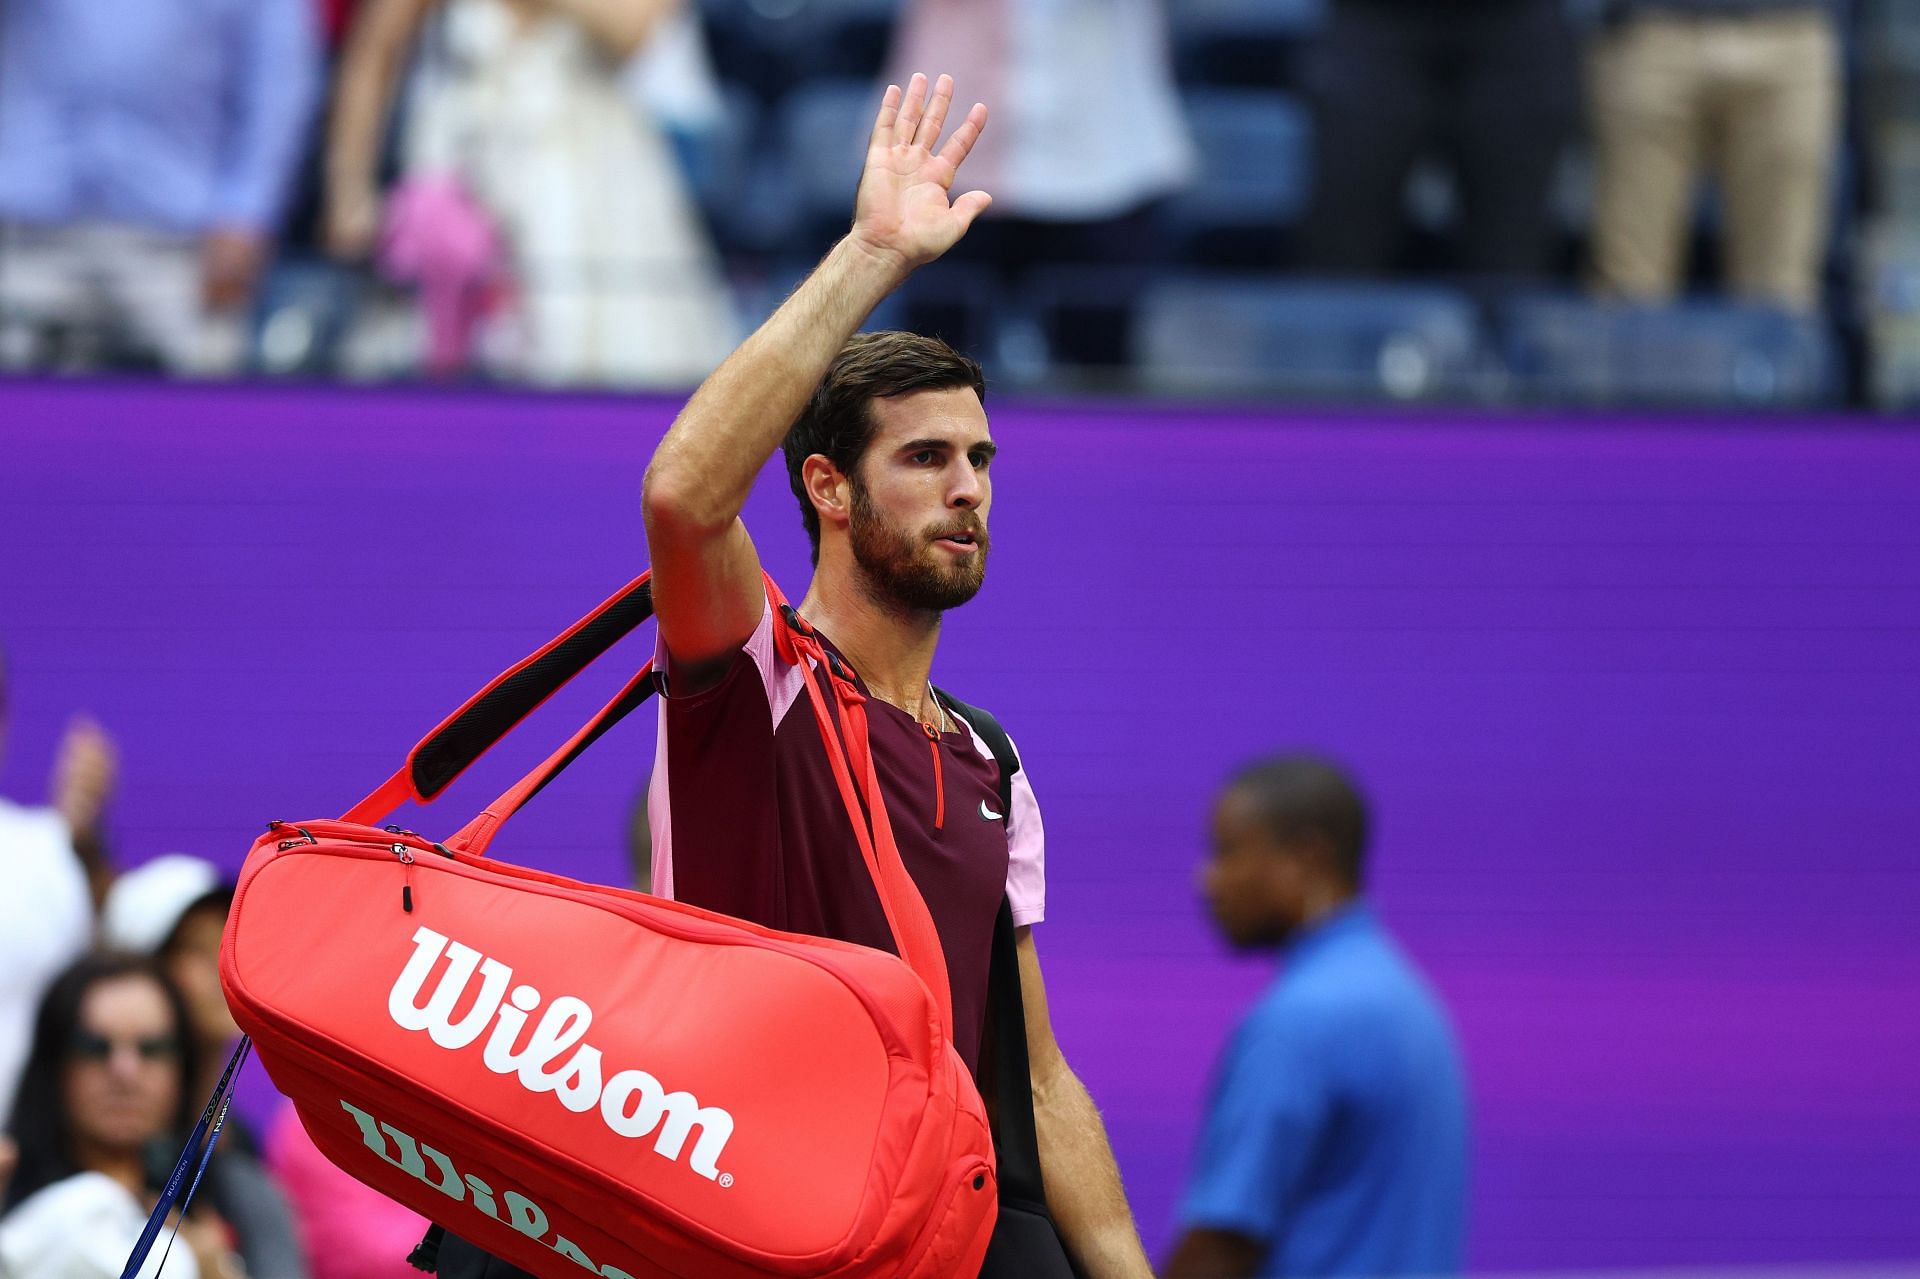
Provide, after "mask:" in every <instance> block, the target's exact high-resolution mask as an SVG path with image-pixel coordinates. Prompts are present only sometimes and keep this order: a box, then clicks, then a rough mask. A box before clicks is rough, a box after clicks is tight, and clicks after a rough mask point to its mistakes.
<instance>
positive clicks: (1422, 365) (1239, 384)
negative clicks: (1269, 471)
mask: <svg viewBox="0 0 1920 1279" xmlns="http://www.w3.org/2000/svg"><path fill="white" fill-rule="evenodd" d="M1135 342H1136V353H1137V360H1136V363H1137V364H1138V366H1139V367H1140V370H1141V372H1142V375H1143V377H1144V378H1145V380H1146V382H1147V384H1148V386H1149V387H1150V388H1152V389H1158V390H1164V391H1172V392H1179V393H1189V394H1192V393H1200V394H1222V395H1261V394H1288V395H1302V396H1311V397H1321V396H1324V397H1379V396H1385V397H1388V398H1392V399H1401V400H1421V399H1435V398H1440V399H1444V398H1448V397H1451V396H1458V395H1464V394H1466V393H1467V392H1469V391H1471V390H1473V389H1474V388H1475V387H1476V386H1477V385H1478V383H1479V380H1480V379H1481V378H1482V377H1483V376H1484V374H1485V371H1486V370H1485V344H1484V343H1483V341H1482V340H1481V332H1480V323H1479V317H1478V314H1477V311H1476V309H1475V307H1474V305H1473V303H1472V301H1471V300H1470V299H1469V298H1467V297H1466V296H1465V295H1464V294H1461V293H1457V292H1455V291H1454V290H1451V289H1445V288H1437V287H1415V286H1405V285H1394V284H1362V283H1345V282H1322V281H1287V280H1278V281H1271V282H1267V281H1246V280H1235V279H1223V278H1219V277H1202V276H1182V277H1176V278H1174V279H1170V280H1167V281H1165V282H1162V283H1160V284H1156V285H1154V286H1152V287H1150V288H1149V289H1148V290H1147V291H1146V293H1145V294H1144V296H1143V297H1142V299H1141V304H1140V314H1139V320H1138V323H1137V325H1136V327H1135Z"/></svg>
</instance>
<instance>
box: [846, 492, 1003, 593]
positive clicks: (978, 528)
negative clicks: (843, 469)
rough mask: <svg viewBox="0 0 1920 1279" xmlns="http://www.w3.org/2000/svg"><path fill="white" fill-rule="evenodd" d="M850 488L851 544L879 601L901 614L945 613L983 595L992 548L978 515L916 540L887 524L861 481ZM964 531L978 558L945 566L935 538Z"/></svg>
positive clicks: (964, 516)
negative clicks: (982, 588) (988, 550)
mask: <svg viewBox="0 0 1920 1279" xmlns="http://www.w3.org/2000/svg"><path fill="white" fill-rule="evenodd" d="M850 487H851V489H852V494H851V496H852V499H853V501H852V505H851V507H850V508H849V510H848V516H849V519H848V521H847V534H848V541H849V543H850V545H851V547H852V549H853V560H854V563H855V564H858V565H859V566H860V571H861V572H862V574H863V575H864V576H865V577H866V579H867V585H868V587H869V589H870V591H871V593H872V595H873V597H874V599H875V600H877V601H878V602H880V603H881V604H884V605H886V606H888V607H890V608H893V609H896V610H899V611H902V612H926V613H940V612H944V611H946V610H947V609H950V608H958V607H959V606H960V605H962V604H965V603H966V602H967V601H968V600H970V599H972V598H973V597H974V596H975V595H977V594H979V592H980V585H981V583H982V582H984V581H985V580H986V577H987V545H988V544H987V528H986V525H985V524H983V523H982V522H981V521H980V517H979V516H977V515H975V514H974V513H973V512H971V511H968V512H965V513H963V514H957V515H956V516H955V517H954V518H953V519H951V520H949V521H948V522H946V523H944V524H942V525H939V526H936V527H934V528H931V529H928V530H927V531H926V532H925V533H922V534H920V535H918V536H916V535H914V534H912V533H909V532H908V531H907V530H905V529H903V528H900V527H899V526H898V525H894V524H889V523H887V522H886V520H885V519H884V518H883V517H882V516H881V514H880V512H879V511H878V510H877V509H875V507H874V505H873V499H872V497H871V496H870V495H869V494H868V492H867V490H866V486H865V485H863V484H861V483H860V482H859V480H857V479H855V480H854V481H853V483H852V484H851V486H850ZM963 530H964V531H965V532H966V533H967V534H968V535H969V536H971V537H972V538H973V542H974V546H975V548H976V550H975V553H974V554H973V555H970V556H968V557H967V558H966V559H965V560H962V561H960V562H959V563H942V562H941V560H940V558H939V556H940V555H941V552H939V551H936V550H934V548H933V546H932V541H933V539H934V538H937V537H938V536H940V535H941V534H942V533H951V532H960V531H963Z"/></svg>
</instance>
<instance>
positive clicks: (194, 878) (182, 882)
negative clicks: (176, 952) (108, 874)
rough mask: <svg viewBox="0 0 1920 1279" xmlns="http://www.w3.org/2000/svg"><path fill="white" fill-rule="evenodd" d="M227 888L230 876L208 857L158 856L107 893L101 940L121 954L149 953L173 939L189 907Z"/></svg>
mask: <svg viewBox="0 0 1920 1279" xmlns="http://www.w3.org/2000/svg"><path fill="white" fill-rule="evenodd" d="M225 887H227V881H226V878H225V877H224V876H222V875H221V873H220V870H219V868H218V867H216V866H215V865H214V864H213V863H212V862H210V861H208V860H207V859H206V858H204V857H191V856H189V855H187V854H186V853H167V854H164V855H163V856H160V857H156V858H154V859H153V860H152V861H150V862H148V863H147V864H146V865H144V866H142V867H140V868H139V869H137V870H130V871H128V872H127V873H126V874H124V875H122V876H120V878H118V879H116V880H114V881H113V887H112V888H110V889H108V890H107V904H106V907H105V909H103V910H102V911H101V913H100V930H101V935H102V939H103V940H104V941H105V942H106V943H107V945H109V946H112V947H114V948H115V949H117V950H132V951H138V952H139V953H141V954H144V955H151V954H153V953H154V952H155V951H157V950H159V949H160V946H161V943H163V942H165V941H166V940H167V938H168V937H171V936H172V935H173V930H174V929H175V928H177V927H179V925H180V919H181V917H182V916H183V915H185V914H186V913H187V907H189V906H191V905H193V904H194V903H195V902H197V901H199V900H200V899H201V898H202V897H205V896H206V895H207V894H209V893H212V892H215V891H217V890H219V889H222V888H225Z"/></svg>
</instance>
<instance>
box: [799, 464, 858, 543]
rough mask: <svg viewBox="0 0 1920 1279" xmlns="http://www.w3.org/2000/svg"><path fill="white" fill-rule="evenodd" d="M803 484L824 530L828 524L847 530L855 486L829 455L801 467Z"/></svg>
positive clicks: (801, 481)
mask: <svg viewBox="0 0 1920 1279" xmlns="http://www.w3.org/2000/svg"><path fill="white" fill-rule="evenodd" d="M800 483H801V486H802V487H803V488H805V490H806V494H807V500H808V501H809V502H812V503H813V509H814V511H815V512H816V513H817V514H818V515H819V516H820V523H821V526H822V527H825V526H826V525H828V524H832V525H836V526H839V527H845V525H846V523H847V521H848V518H849V516H848V508H849V506H850V505H851V503H852V493H851V486H850V485H849V483H848V480H847V477H846V474H845V473H844V472H842V471H841V469H840V468H839V467H837V466H835V465H834V464H833V463H832V462H831V461H829V460H828V458H827V456H826V454H824V453H815V454H813V455H812V456H811V457H809V458H808V459H807V460H806V461H804V462H802V463H801V464H800Z"/></svg>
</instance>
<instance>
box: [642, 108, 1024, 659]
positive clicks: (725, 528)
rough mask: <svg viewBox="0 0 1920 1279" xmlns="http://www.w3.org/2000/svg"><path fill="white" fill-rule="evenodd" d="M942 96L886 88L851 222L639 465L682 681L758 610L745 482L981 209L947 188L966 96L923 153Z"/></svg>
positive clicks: (973, 134)
mask: <svg viewBox="0 0 1920 1279" xmlns="http://www.w3.org/2000/svg"><path fill="white" fill-rule="evenodd" d="M952 99H953V81H952V79H951V78H950V77H948V76H944V75H943V76H941V77H940V79H939V81H938V82H937V83H936V84H935V85H934V86H933V93H932V96H931V97H929V96H928V95H927V81H926V77H925V76H922V75H916V76H914V77H913V80H912V81H911V82H910V83H909V84H908V85H907V89H906V92H905V94H904V95H903V94H902V93H901V91H900V89H899V88H898V87H897V86H889V87H888V89H887V93H886V97H885V98H884V99H882V101H881V104H880V114H879V116H878V117H877V118H876V119H875V120H874V123H873V135H872V137H871V139H870V140H869V142H868V145H867V162H866V170H865V172H864V173H863V174H862V176H861V179H860V189H859V193H858V195H857V196H856V197H855V199H854V220H853V228H852V230H850V231H849V232H848V233H847V235H846V236H845V237H844V238H842V239H841V240H840V242H839V243H837V244H835V245H834V246H833V248H832V249H831V250H829V251H828V253H827V256H826V257H825V259H823V260H822V261H821V263H820V265H819V266H818V267H816V268H815V269H814V271H813V274H812V275H810V276H808V277H807V280H806V282H805V283H803V284H802V285H801V286H800V287H799V288H798V289H796V290H794V293H793V296H791V297H789V298H788V299H787V300H786V302H785V303H783V304H782V305H781V307H780V309H779V310H777V311H775V312H774V313H773V315H772V316H771V317H770V318H769V319H768V320H767V322H766V323H765V324H763V325H761V326H760V329H759V331H758V332H756V333H754V335H753V336H752V337H750V338H748V339H747V340H746V341H745V342H744V343H742V344H741V346H740V349H739V350H737V351H735V352H734V353H733V354H732V355H731V356H729V357H728V358H727V361H726V363H724V364H722V365H721V366H720V367H719V368H718V369H716V370H715V371H714V373H713V375H712V376H711V377H709V378H708V379H707V380H706V381H705V382H704V383H702V384H701V386H700V389H699V390H698V391H695V392H694V394H693V398H692V399H690V400H688V401H687V404H686V407H685V408H683V409H682V410H680V416H679V417H677V418H675V419H674V423H673V426H672V428H671V429H669V430H668V432H667V435H666V438H665V439H663V440H662V441H661V442H660V447H659V449H658V450H656V451H655V453H654V455H653V462H652V464H651V465H649V466H648V467H647V479H646V488H645V492H644V495H643V499H642V508H643V510H644V512H645V515H646V523H647V545H648V549H649V552H650V554H651V557H652V561H653V599H654V607H655V610H656V613H657V616H658V617H659V620H660V634H661V637H662V639H663V640H664V641H665V642H666V647H667V651H668V652H669V653H670V654H672V656H673V660H674V666H675V672H676V676H675V678H676V681H677V682H678V686H679V688H680V690H681V691H683V692H684V691H688V690H689V688H697V687H699V686H700V685H701V684H703V683H705V682H706V681H708V680H710V679H711V678H713V677H715V676H716V675H717V674H718V673H719V672H720V670H722V669H724V667H723V666H722V665H721V663H722V662H723V661H724V660H726V659H727V658H728V657H729V656H730V654H731V653H732V652H733V650H734V649H737V648H738V647H739V646H740V645H741V644H742V643H744V642H745V641H746V639H747V637H748V636H749V635H751V634H752V633H753V628H754V627H755V626H756V625H757V624H758V623H759V620H760V613H761V609H762V607H763V606H762V602H761V601H762V597H761V587H760V558H759V556H758V554H756V553H755V551H754V549H753V542H752V541H751V540H750V539H749V538H748V536H747V530H746V526H745V525H744V524H742V523H741V522H740V511H741V508H742V507H744V506H745V505H746V501H747V493H748V491H749V490H751V489H752V487H753V480H754V477H755V476H756V475H758V474H759V472H760V468H761V467H762V466H763V465H765V464H766V461H767V459H768V458H769V457H770V456H772V455H773V453H774V452H775V451H776V450H777V449H778V448H779V447H780V442H781V440H783V439H784V438H785V437H786V434H787V430H788V428H789V427H791V426H792V425H793V421H794V419H795V418H797V417H798V416H799V415H800V410H801V409H802V408H804V407H805V406H806V403H807V399H808V397H810V396H811V395H812V394H813V392H814V388H815V387H817V386H818V385H819V384H820V379H821V378H822V377H824V376H825V375H826V371H827V368H828V366H829V365H830V364H832V362H833V358H834V357H835V356H836V355H838V354H839V353H840V348H841V347H843V346H845V345H846V343H847V339H848V338H850V337H852V336H853V334H854V332H855V331H856V330H858V329H859V327H860V325H861V324H862V323H863V322H864V321H865V320H866V318H867V316H868V315H869V314H870V313H871V312H872V311H873V308H874V307H875V306H877V305H878V304H879V302H880V300H881V299H882V298H884V297H886V296H887V294H888V293H890V292H892V291H893V290H894V289H895V288H897V287H898V286H899V284H900V282H901V281H902V280H904V279H906V277H907V275H908V274H909V273H910V272H911V271H912V270H913V269H914V268H915V267H917V266H920V265H921V264H923V263H926V262H931V261H932V260H933V259H935V258H937V257H939V256H940V255H941V254H942V253H945V252H946V251H947V250H948V249H949V248H951V247H952V246H953V245H954V243H955V242H956V241H958V240H959V239H960V237H961V236H962V235H965V234H966V231H967V228H968V227H969V226H970V225H972V223H973V220H974V218H976V217H978V216H979V214H980V211H981V210H983V209H985V208H986V207H987V203H988V198H989V197H988V196H987V195H986V193H985V192H983V191H969V192H967V193H966V194H965V195H962V196H958V197H950V190H951V188H952V186H953V180H954V175H955V173H956V171H957V170H958V169H959V167H960V163H961V161H963V160H965V159H966V157H967V152H968V151H970V150H972V149H973V144H974V140H975V139H977V138H978V137H979V136H980V130H981V129H983V128H984V127H986V123H987V109H986V107H984V106H982V105H980V104H979V103H975V104H974V106H973V109H972V110H971V111H970V112H968V113H967V118H966V120H965V121H963V122H962V123H961V125H960V127H959V128H957V129H955V130H954V132H953V136H952V137H951V138H949V139H948V140H947V144H946V145H945V146H944V147H941V148H939V149H938V150H935V144H936V143H937V142H938V141H939V139H940V129H941V127H942V125H943V124H944V123H945V121H946V115H947V108H948V106H949V104H950V103H951V101H952Z"/></svg>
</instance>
